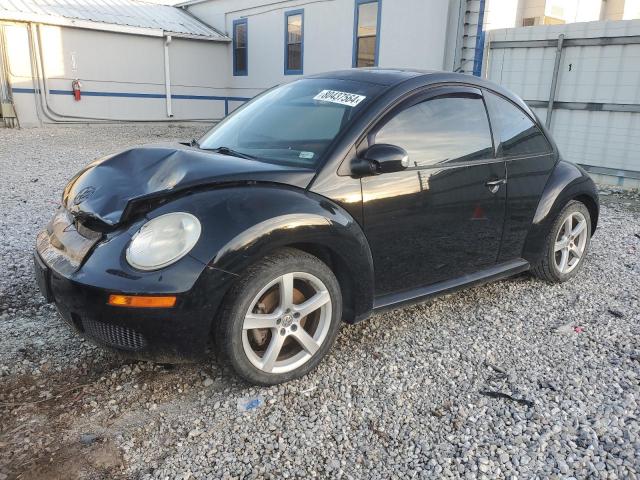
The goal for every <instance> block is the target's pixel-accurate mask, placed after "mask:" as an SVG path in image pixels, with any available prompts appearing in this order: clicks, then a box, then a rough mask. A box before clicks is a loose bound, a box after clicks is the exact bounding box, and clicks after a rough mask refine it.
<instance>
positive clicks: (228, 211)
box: [153, 184, 374, 322]
mask: <svg viewBox="0 0 640 480" xmlns="http://www.w3.org/2000/svg"><path fill="white" fill-rule="evenodd" d="M169 211H184V212H188V213H192V214H194V215H195V216H196V217H198V218H199V219H200V221H201V224H202V234H201V240H200V241H199V242H198V244H197V245H196V247H194V249H193V250H192V252H191V253H190V255H191V256H193V257H194V258H196V259H197V260H200V261H201V262H202V263H203V264H205V265H206V266H207V268H206V269H205V271H207V270H209V271H211V270H217V271H221V272H225V273H228V274H231V275H233V277H235V278H239V277H240V276H241V275H242V274H243V272H244V271H245V270H246V269H247V268H248V267H249V266H251V265H253V264H254V263H256V262H258V261H259V260H261V259H262V258H264V257H265V256H267V255H269V254H272V253H273V252H275V251H276V250H279V249H282V248H286V247H292V248H297V249H299V250H302V251H305V252H307V253H310V254H312V255H314V256H316V257H318V258H319V259H320V260H322V261H323V262H325V263H326V264H327V265H328V266H329V267H330V268H331V269H332V271H333V272H334V274H335V275H336V278H337V279H338V282H339V284H340V288H341V291H342V294H343V298H344V304H345V307H346V308H345V315H344V317H343V318H344V320H345V321H347V322H355V321H356V320H359V319H361V318H365V317H366V316H368V315H369V314H370V312H371V310H372V308H373V291H374V280H373V278H374V275H373V257H372V255H371V251H370V248H369V244H368V242H367V240H366V237H365V235H364V232H363V231H362V229H361V227H360V225H359V224H358V223H357V222H356V221H355V219H354V218H353V217H352V216H351V215H350V214H349V213H348V212H347V211H346V210H344V209H343V208H341V207H340V206H339V205H337V204H335V203H334V202H332V201H330V200H329V199H327V198H326V197H322V196H320V195H317V194H314V193H311V192H307V191H305V190H302V189H298V188H292V187H288V186H284V185H274V184H256V185H252V186H241V187H235V186H234V187H228V188H217V189H212V190H207V191H204V192H197V193H194V194H193V195H192V196H186V197H182V198H180V199H178V200H176V201H174V202H170V203H167V204H166V205H164V206H163V207H162V208H159V209H157V210H155V211H154V212H153V216H156V215H161V214H163V213H167V212H169ZM230 283H231V284H232V283H233V282H227V283H226V284H212V283H208V288H210V289H215V290H216V291H217V292H221V293H222V292H223V291H225V292H226V291H227V290H228V288H229V287H230Z"/></svg>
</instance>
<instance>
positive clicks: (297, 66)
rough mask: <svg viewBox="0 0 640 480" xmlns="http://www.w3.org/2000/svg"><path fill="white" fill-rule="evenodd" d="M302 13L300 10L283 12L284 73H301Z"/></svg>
mask: <svg viewBox="0 0 640 480" xmlns="http://www.w3.org/2000/svg"><path fill="white" fill-rule="evenodd" d="M303 45H304V14H303V12H302V10H296V11H293V12H287V13H286V14H285V46H284V47H285V52H284V55H285V58H284V61H285V64H284V73H285V75H302V55H303Z"/></svg>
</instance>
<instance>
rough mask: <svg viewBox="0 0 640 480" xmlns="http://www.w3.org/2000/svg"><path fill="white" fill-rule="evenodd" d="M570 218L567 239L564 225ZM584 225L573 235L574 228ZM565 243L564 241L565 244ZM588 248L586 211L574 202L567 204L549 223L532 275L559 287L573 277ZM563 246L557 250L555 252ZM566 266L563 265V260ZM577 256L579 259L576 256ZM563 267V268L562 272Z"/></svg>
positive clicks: (588, 226) (580, 266)
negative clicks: (542, 247)
mask: <svg viewBox="0 0 640 480" xmlns="http://www.w3.org/2000/svg"><path fill="white" fill-rule="evenodd" d="M570 218H571V235H569V236H567V235H566V233H567V232H568V230H567V226H568V225H569V223H568V221H569V219H570ZM582 221H584V225H583V227H582V228H583V230H581V231H580V234H578V235H575V232H576V231H577V230H576V229H577V227H578V224H580V223H581V222H582ZM565 239H566V241H565ZM590 244H591V216H590V214H589V209H587V207H586V206H585V205H584V204H583V203H581V202H578V201H576V200H572V201H570V202H569V203H568V204H567V205H566V206H565V207H564V208H563V209H562V211H561V212H560V214H559V215H558V218H556V221H555V222H554V223H553V225H552V227H551V229H550V230H549V233H548V234H547V237H546V239H545V243H544V249H543V254H542V258H541V259H540V261H539V262H538V263H537V264H536V265H533V266H532V268H531V271H532V273H533V274H534V275H535V276H537V277H538V278H541V279H542V280H546V281H547V282H551V283H562V282H566V281H567V280H569V279H571V278H573V277H575V276H576V275H577V274H578V272H579V271H580V269H581V268H582V264H583V263H584V259H585V256H586V255H587V252H588V251H589V246H590ZM562 245H566V246H565V247H563V248H562V249H561V250H557V248H559V247H560V246H562ZM565 252H566V255H568V257H567V263H566V264H564V263H563V257H564V255H565ZM577 253H580V255H579V258H578V257H577V256H576V255H577ZM563 265H564V266H565V268H563Z"/></svg>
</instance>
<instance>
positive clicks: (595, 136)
mask: <svg viewBox="0 0 640 480" xmlns="http://www.w3.org/2000/svg"><path fill="white" fill-rule="evenodd" d="M560 34H564V35H565V39H571V38H600V37H625V36H637V35H640V20H631V21H617V22H608V21H605V22H585V23H573V24H567V25H553V26H538V27H528V28H514V29H507V30H496V31H492V32H491V33H490V42H497V41H503V40H510V41H511V40H544V39H553V40H555V39H557V38H558V35H560ZM555 52H556V48H555V46H553V47H535V48H506V49H503V48H500V49H491V50H490V54H489V62H488V66H487V70H486V76H487V77H488V78H489V79H490V80H492V81H494V82H496V83H499V84H501V85H503V86H505V87H506V88H509V89H510V90H512V91H514V92H515V93H517V94H518V95H520V96H521V97H522V98H523V99H524V100H525V101H538V102H540V101H542V102H546V101H548V99H549V93H550V88H551V80H552V77H553V68H554V60H555ZM555 101H556V102H580V103H597V104H623V105H635V106H638V107H640V44H637V43H636V44H627V45H607V46H583V47H577V46H567V47H565V48H564V49H563V52H562V56H561V62H560V68H559V74H558V86H557V91H556V97H555ZM535 110H536V114H537V115H538V116H539V117H540V118H541V120H542V121H543V122H544V121H545V120H546V109H543V108H538V109H535ZM551 131H552V133H553V136H554V138H555V140H556V142H557V143H558V146H559V148H560V152H561V153H562V154H563V155H564V156H565V157H566V158H567V159H569V160H571V161H573V162H576V163H579V164H582V165H587V166H589V167H596V168H595V169H592V170H593V171H603V170H602V169H603V168H604V169H607V170H608V171H609V172H610V173H609V174H610V177H609V178H608V179H606V178H604V177H602V178H601V180H603V179H606V180H607V181H608V182H610V183H611V182H612V183H616V184H622V185H626V186H632V187H637V186H640V155H638V152H639V151H640V113H631V112H612V111H593V110H591V111H588V110H566V109H561V108H558V109H554V111H553V116H552V122H551ZM616 170H620V173H619V174H618V173H616V172H615V171H616ZM624 171H626V172H634V173H631V174H628V173H625V172H624Z"/></svg>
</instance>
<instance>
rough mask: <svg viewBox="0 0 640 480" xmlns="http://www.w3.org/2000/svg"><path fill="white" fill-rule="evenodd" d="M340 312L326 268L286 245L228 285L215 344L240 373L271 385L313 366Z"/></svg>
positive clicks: (330, 340)
mask: <svg viewBox="0 0 640 480" xmlns="http://www.w3.org/2000/svg"><path fill="white" fill-rule="evenodd" d="M341 315H342V298H341V294H340V288H339V284H338V281H337V280H336V278H335V276H334V274H333V272H331V270H330V269H329V267H327V265H326V264H324V263H323V262H322V261H320V260H319V259H318V258H316V257H314V256H312V255H309V254H307V253H305V252H302V251H299V250H295V249H290V248H287V249H283V250H281V251H279V252H277V253H275V254H273V255H271V256H269V257H267V258H265V259H263V260H262V261H260V262H258V263H257V264H256V265H254V266H252V267H251V268H249V270H248V271H247V272H246V274H245V275H244V276H243V277H242V278H241V279H240V280H239V281H238V282H237V283H236V285H234V287H232V290H231V292H230V294H229V296H228V298H227V300H226V302H225V306H224V311H223V313H222V315H221V316H220V319H219V323H218V328H217V332H216V333H217V335H216V344H217V346H218V350H219V352H220V353H221V354H222V356H223V357H224V358H226V359H227V360H228V361H229V362H230V363H231V365H232V366H233V367H234V369H235V370H236V372H237V373H238V374H239V375H240V376H242V377H243V378H245V379H246V380H248V381H249V382H251V383H256V384H260V385H274V384H277V383H282V382H286V381H289V380H292V379H294V378H298V377H300V376H303V375H305V374H306V373H308V372H309V371H311V370H312V369H314V368H315V367H316V366H317V365H318V363H319V362H320V360H321V359H322V357H323V356H324V355H325V354H326V353H327V351H328V350H329V348H330V347H331V344H332V343H333V341H334V339H335V336H336V334H337V332H338V328H339V324H340V318H341Z"/></svg>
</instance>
